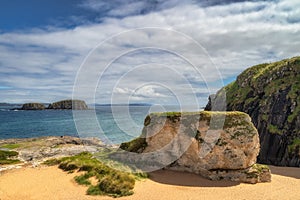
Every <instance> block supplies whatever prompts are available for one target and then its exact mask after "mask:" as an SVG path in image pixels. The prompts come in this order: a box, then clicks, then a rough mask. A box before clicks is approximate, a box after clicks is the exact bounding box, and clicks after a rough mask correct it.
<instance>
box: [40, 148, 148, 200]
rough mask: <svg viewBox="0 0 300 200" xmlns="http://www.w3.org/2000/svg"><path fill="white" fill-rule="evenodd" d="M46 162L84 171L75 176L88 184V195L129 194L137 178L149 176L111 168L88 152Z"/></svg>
mask: <svg viewBox="0 0 300 200" xmlns="http://www.w3.org/2000/svg"><path fill="white" fill-rule="evenodd" d="M44 164H46V165H58V167H59V168H60V169H62V170H64V171H68V172H74V171H84V172H85V173H84V174H82V175H79V176H76V177H75V181H76V182H77V183H78V184H80V185H86V186H88V189H87V194H88V195H108V196H113V197H121V196H128V195H131V194H133V188H134V185H135V180H136V179H139V178H143V177H147V176H146V175H144V174H143V173H138V174H137V175H134V174H131V173H128V172H122V171H118V170H115V169H113V168H110V167H108V166H107V165H105V164H104V163H102V162H100V161H99V160H98V159H96V158H95V157H94V156H93V155H92V154H91V153H88V152H83V153H80V154H78V155H75V156H71V157H64V158H59V159H51V160H47V161H45V162H44ZM92 177H94V178H95V179H96V180H97V184H96V185H95V184H94V185H93V184H92V182H91V181H90V178H92Z"/></svg>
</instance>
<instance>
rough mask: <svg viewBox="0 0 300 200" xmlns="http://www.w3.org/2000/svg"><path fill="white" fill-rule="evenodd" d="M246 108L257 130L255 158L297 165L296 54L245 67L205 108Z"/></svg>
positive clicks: (299, 95) (299, 92)
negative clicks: (222, 106)
mask: <svg viewBox="0 0 300 200" xmlns="http://www.w3.org/2000/svg"><path fill="white" fill-rule="evenodd" d="M224 94H226V106H227V107H226V110H228V111H234V110H235V111H242V112H246V113H248V114H249V115H250V117H251V118H252V121H253V123H254V125H255V126H256V128H257V129H258V132H259V137H260V144H261V150H260V154H259V157H258V162H260V163H265V164H273V165H279V166H294V167H300V57H294V58H291V59H285V60H282V61H279V62H274V63H268V64H267V63H265V64H260V65H256V66H253V67H251V68H248V69H247V70H245V71H244V72H243V73H241V74H240V75H239V76H238V77H237V80H236V81H234V82H233V83H231V84H229V85H227V86H225V87H224V88H222V89H221V90H219V91H218V92H217V94H216V95H211V96H210V97H209V102H208V104H207V106H206V108H205V110H217V109H214V108H217V107H218V106H217V104H218V102H220V101H221V100H220V99H221V98H222V96H223V95H224Z"/></svg>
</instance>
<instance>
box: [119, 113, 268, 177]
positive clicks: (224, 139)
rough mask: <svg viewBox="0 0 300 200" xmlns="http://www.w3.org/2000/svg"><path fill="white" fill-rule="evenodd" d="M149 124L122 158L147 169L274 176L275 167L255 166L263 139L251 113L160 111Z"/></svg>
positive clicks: (203, 173)
mask: <svg viewBox="0 0 300 200" xmlns="http://www.w3.org/2000/svg"><path fill="white" fill-rule="evenodd" d="M144 125H145V126H144V128H143V133H142V135H141V136H140V137H139V138H137V139H135V140H133V141H131V142H128V143H123V144H121V146H120V148H121V149H123V150H125V152H122V153H119V154H116V155H115V157H116V158H118V159H121V160H122V161H123V162H126V164H129V165H130V164H131V165H134V166H133V167H136V168H139V169H143V170H146V171H151V170H156V169H160V168H169V169H172V170H180V171H188V172H192V173H196V174H200V175H202V176H204V177H207V178H209V179H213V180H220V179H228V180H232V181H241V182H247V183H257V182H266V181H270V180H271V174H270V170H269V168H268V167H267V166H262V165H258V164H255V163H256V157H257V155H258V153H259V137H258V133H257V130H256V128H255V127H254V125H253V124H252V123H251V119H250V117H249V116H248V115H247V114H245V113H241V112H227V113H226V112H196V113H156V114H150V115H149V116H147V118H146V119H145V124H144ZM127 152H134V153H127Z"/></svg>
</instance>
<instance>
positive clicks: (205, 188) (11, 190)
mask: <svg viewBox="0 0 300 200" xmlns="http://www.w3.org/2000/svg"><path fill="white" fill-rule="evenodd" d="M271 170H272V173H273V175H272V182H271V183H259V184H255V185H251V184H243V183H235V182H230V181H210V180H206V179H204V178H202V177H200V176H198V175H194V174H190V173H183V172H174V171H167V170H161V171H157V172H153V173H151V174H150V178H149V179H146V180H142V181H137V182H136V186H135V189H134V195H132V196H128V197H122V198H119V199H120V200H125V199H128V200H129V199H132V200H148V199H149V200H165V199H170V200H171V199H172V200H174V199H180V200H181V199H186V200H188V199H189V200H196V199H197V200H198V199H204V200H205V199H207V200H215V199H223V200H247V199H249V200H255V199H257V200H258V199H259V200H260V199H265V200H276V199H280V200H284V199H286V200H288V199H293V200H296V199H300V191H299V188H300V168H287V167H273V166H272V167H271ZM75 175H76V174H68V173H66V172H63V171H62V170H60V169H58V168H57V167H40V168H22V169H15V170H10V171H7V172H1V174H0V199H1V200H20V199H24V200H33V199H36V200H48V199H57V200H64V199H66V200H69V199H70V200H71V199H72V200H77V199H78V200H82V199H83V200H89V199H99V200H105V199H110V200H111V199H115V198H111V197H105V196H88V195H85V191H86V189H87V187H85V186H80V185H78V184H76V183H75V181H74V180H73V177H74V176H75Z"/></svg>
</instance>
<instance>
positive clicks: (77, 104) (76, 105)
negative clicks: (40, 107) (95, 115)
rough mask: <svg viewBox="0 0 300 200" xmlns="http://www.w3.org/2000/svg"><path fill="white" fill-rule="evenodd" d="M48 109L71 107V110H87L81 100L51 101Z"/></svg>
mask: <svg viewBox="0 0 300 200" xmlns="http://www.w3.org/2000/svg"><path fill="white" fill-rule="evenodd" d="M48 109H73V110H87V109H88V106H87V105H86V103H85V102H84V101H82V100H71V99H69V100H63V101H58V102H55V103H52V104H50V105H49V106H48Z"/></svg>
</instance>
